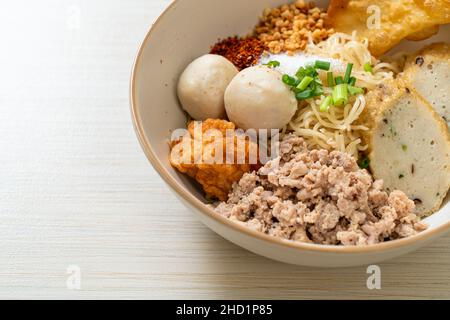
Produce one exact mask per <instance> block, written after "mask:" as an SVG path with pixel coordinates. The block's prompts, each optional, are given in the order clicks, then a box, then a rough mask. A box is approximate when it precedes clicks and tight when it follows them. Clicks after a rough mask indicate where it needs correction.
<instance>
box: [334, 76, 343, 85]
mask: <svg viewBox="0 0 450 320" xmlns="http://www.w3.org/2000/svg"><path fill="white" fill-rule="evenodd" d="M343 83H344V79H343V78H342V77H341V76H339V77H336V84H343Z"/></svg>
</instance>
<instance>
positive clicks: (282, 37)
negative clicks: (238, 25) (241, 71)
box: [254, 0, 334, 55]
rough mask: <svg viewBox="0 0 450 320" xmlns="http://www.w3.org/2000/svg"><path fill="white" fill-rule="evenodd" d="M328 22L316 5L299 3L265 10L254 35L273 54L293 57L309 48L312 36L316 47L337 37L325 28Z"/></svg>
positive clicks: (302, 1) (331, 30)
mask: <svg viewBox="0 0 450 320" xmlns="http://www.w3.org/2000/svg"><path fill="white" fill-rule="evenodd" d="M326 19H327V13H326V12H324V11H323V10H322V9H320V8H318V7H316V6H315V5H314V3H312V2H310V3H306V2H305V1H304V0H297V1H296V2H294V3H292V4H290V5H287V4H286V5H283V6H280V7H277V8H272V9H270V8H268V9H266V10H264V13H263V16H262V17H261V19H260V22H259V24H258V26H256V28H255V30H254V34H255V36H256V37H257V38H258V39H259V40H261V41H262V42H263V43H264V44H265V45H266V46H267V48H269V51H270V52H272V53H274V54H278V53H280V52H287V53H288V54H290V55H293V54H294V53H295V52H296V51H299V50H304V49H305V48H306V45H307V44H308V37H309V36H311V37H312V40H313V41H314V43H319V42H321V41H323V40H326V39H327V38H328V37H329V36H330V35H331V34H333V33H334V30H333V29H327V28H325V27H324V25H325V20H326Z"/></svg>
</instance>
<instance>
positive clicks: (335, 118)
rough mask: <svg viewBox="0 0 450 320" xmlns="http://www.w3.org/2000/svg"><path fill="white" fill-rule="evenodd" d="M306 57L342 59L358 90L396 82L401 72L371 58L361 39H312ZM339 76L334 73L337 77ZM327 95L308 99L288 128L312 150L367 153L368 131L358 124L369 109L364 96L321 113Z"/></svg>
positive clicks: (328, 91) (328, 90) (327, 90)
mask: <svg viewBox="0 0 450 320" xmlns="http://www.w3.org/2000/svg"><path fill="white" fill-rule="evenodd" d="M306 53H307V54H312V55H317V56H321V57H328V58H334V59H337V60H340V61H341V62H343V63H344V64H347V63H353V72H352V76H354V77H355V78H356V79H357V85H358V86H359V87H365V88H367V89H369V90H370V89H373V88H375V87H376V86H377V85H379V84H380V83H382V82H384V81H386V80H389V79H393V77H394V75H395V74H397V73H398V72H399V67H398V66H397V65H396V64H395V63H387V62H380V61H379V60H377V59H376V58H374V57H372V55H371V54H370V51H369V43H368V41H367V40H366V39H364V40H358V39H357V37H356V33H353V34H352V35H348V34H343V33H335V34H333V35H332V36H331V37H330V38H328V40H326V41H323V42H321V43H318V44H314V43H313V42H312V40H311V41H310V42H309V44H308V46H307V48H306ZM368 62H369V63H371V65H372V66H373V67H372V73H370V72H366V71H364V65H365V64H366V63H368ZM336 75H338V74H335V76H336ZM324 92H325V95H330V94H331V92H332V90H331V88H328V87H325V88H324ZM325 95H323V96H321V97H318V98H314V99H308V100H306V101H305V102H304V103H302V104H301V105H300V107H299V111H298V112H297V114H296V116H295V117H294V119H293V120H292V121H291V123H290V124H289V126H288V129H290V130H292V131H294V132H295V133H296V134H298V135H300V136H302V137H304V139H305V140H306V142H307V143H308V144H309V146H310V147H311V148H317V147H318V148H324V149H327V150H330V151H331V150H339V151H342V152H347V153H350V154H352V155H354V156H356V157H358V153H359V152H361V151H365V150H367V148H368V146H367V145H362V138H361V137H362V132H363V131H367V130H368V128H367V127H366V126H364V125H361V124H355V122H356V121H357V120H358V118H359V116H360V115H361V113H362V112H363V111H364V108H365V106H366V100H365V98H364V95H358V96H354V97H351V98H350V101H349V102H348V103H347V104H346V105H345V106H343V107H334V106H333V107H331V108H330V110H329V111H328V112H321V111H320V105H321V103H322V102H323V100H324V99H325Z"/></svg>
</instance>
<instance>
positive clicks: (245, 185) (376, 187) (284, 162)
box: [214, 135, 427, 246]
mask: <svg viewBox="0 0 450 320" xmlns="http://www.w3.org/2000/svg"><path fill="white" fill-rule="evenodd" d="M214 209H215V211H216V212H217V213H219V214H221V215H223V216H225V217H227V218H229V219H231V220H234V221H236V222H238V223H241V224H244V225H246V226H247V227H249V228H251V229H254V230H257V231H260V232H264V233H266V234H269V235H272V236H274V237H279V238H283V239H288V240H294V241H301V242H307V243H317V244H328V245H346V246H352V245H353V246H354V245H370V244H375V243H379V242H383V241H387V240H393V239H399V238H405V237H408V236H411V235H414V234H417V233H418V232H421V231H423V230H425V229H426V228H427V226H426V225H425V224H424V223H421V222H420V219H419V218H418V217H417V216H416V215H415V214H414V209H415V205H414V202H413V201H411V200H410V199H408V198H407V196H406V195H405V194H404V193H403V192H401V191H393V192H392V193H390V194H387V193H386V192H385V191H383V181H380V180H379V181H374V180H373V178H372V176H371V175H370V174H369V172H368V171H367V170H362V169H360V168H359V167H358V165H357V162H356V160H355V159H354V158H353V157H352V156H350V155H348V154H346V153H342V152H337V151H333V152H328V151H327V150H308V148H307V146H306V143H305V142H304V140H303V139H302V138H300V137H297V136H294V135H288V136H286V137H285V138H284V139H283V141H282V142H281V144H280V156H279V157H278V158H276V159H274V160H272V161H270V162H268V163H267V164H266V165H265V166H264V167H262V168H261V169H259V171H258V172H253V173H246V174H245V175H244V176H243V177H242V179H241V180H240V181H239V183H235V184H234V186H233V189H232V191H231V193H230V194H229V198H228V201H227V202H221V203H218V204H216V205H215V206H214Z"/></svg>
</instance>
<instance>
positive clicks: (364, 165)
mask: <svg viewBox="0 0 450 320" xmlns="http://www.w3.org/2000/svg"><path fill="white" fill-rule="evenodd" d="M358 165H359V167H360V168H361V169H368V168H369V167H370V159H369V158H362V159H361V160H359V161H358Z"/></svg>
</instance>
